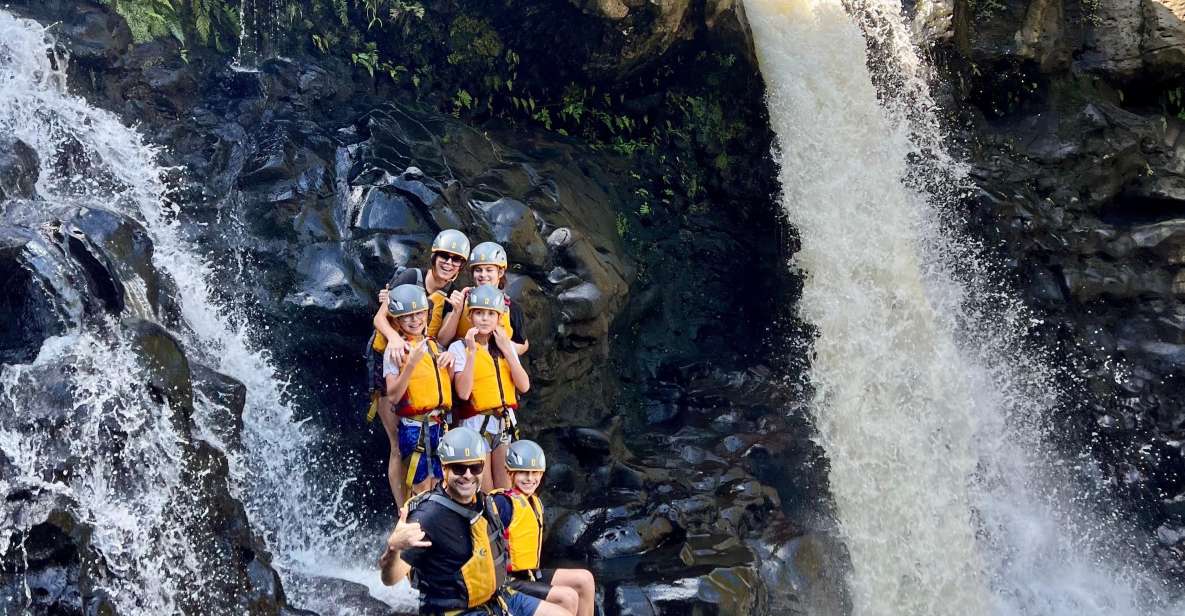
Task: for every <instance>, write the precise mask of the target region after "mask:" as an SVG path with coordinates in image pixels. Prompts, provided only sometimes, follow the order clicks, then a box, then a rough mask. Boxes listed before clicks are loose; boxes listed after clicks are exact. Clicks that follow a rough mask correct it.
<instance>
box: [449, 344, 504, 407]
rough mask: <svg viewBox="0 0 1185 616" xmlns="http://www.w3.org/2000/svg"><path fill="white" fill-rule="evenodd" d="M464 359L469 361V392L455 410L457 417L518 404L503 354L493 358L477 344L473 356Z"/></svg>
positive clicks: (483, 346) (486, 349)
mask: <svg viewBox="0 0 1185 616" xmlns="http://www.w3.org/2000/svg"><path fill="white" fill-rule="evenodd" d="M489 344H493V342H492V341H491V342H490V343H489ZM466 359H467V360H468V361H472V362H473V392H472V393H471V394H469V400H468V401H467V402H466V404H464V405H462V408H461V409H460V410H459V411H458V412H457V419H468V418H470V417H473V416H474V415H489V414H493V413H495V412H497V411H500V410H501V409H504V408H518V398H517V397H516V396H515V390H514V379H512V378H511V377H510V364H509V363H508V362H507V361H506V358H504V357H501V356H499V357H498V358H497V359H495V358H494V356H493V355H491V354H490V351H489V349H488V347H487V346H486V345H481V344H479V345H477V349H476V350H475V351H474V353H473V356H472V357H469V358H466Z"/></svg>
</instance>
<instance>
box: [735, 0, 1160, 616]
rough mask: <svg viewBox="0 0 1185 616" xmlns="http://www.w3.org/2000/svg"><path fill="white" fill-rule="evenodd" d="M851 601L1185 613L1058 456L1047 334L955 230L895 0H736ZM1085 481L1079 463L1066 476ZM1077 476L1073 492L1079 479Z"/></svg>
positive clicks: (878, 610) (947, 170) (934, 124)
mask: <svg viewBox="0 0 1185 616" xmlns="http://www.w3.org/2000/svg"><path fill="white" fill-rule="evenodd" d="M745 9H746V14H747V16H748V20H749V23H750V25H751V28H752V32H753V36H754V41H755V48H756V51H757V56H758V61H759V64H760V68H761V72H762V74H763V76H764V78H765V82H766V85H767V103H768V107H769V115H770V121H771V124H772V128H773V129H774V132H775V134H776V151H775V156H776V157H777V159H778V162H779V166H780V181H781V186H782V191H783V194H782V197H781V198H782V200H783V207H784V210H785V212H786V215H787V217H788V219H789V222H790V223H791V224H792V225H793V226H794V227H795V228H796V229H797V230H798V232H799V235H800V240H801V250H800V251H799V252H798V253H797V255H796V256H795V257H794V265H795V266H796V267H797V268H799V269H800V270H801V271H802V273H803V275H804V277H805V286H804V289H803V294H802V299H801V302H800V305H799V310H800V313H801V316H802V317H803V318H804V320H806V321H808V322H810V323H811V324H812V325H813V326H814V327H815V328H816V331H817V339H816V341H815V347H814V348H815V356H814V358H813V363H812V368H811V372H810V379H811V385H812V387H813V390H814V392H815V397H814V399H813V401H812V408H813V412H814V414H815V420H816V425H817V428H818V431H819V436H818V438H819V441H820V443H821V445H822V446H823V447H824V449H825V450H826V452H827V457H828V459H829V461H830V486H831V491H832V495H833V498H834V501H835V511H836V516H837V518H838V520H837V522H838V525H839V533H840V535H841V538H842V539H843V541H844V544H845V545H846V547H847V550H848V554H849V557H850V561H851V567H852V570H851V572H850V575H849V579H848V584H849V587H850V589H851V593H852V598H853V605H854V608H855V609H854V611H855V613H856V614H860V615H870V614H871V615H881V614H884V615H897V614H910V615H925V614H935V615H938V614H968V615H986V614H1033V615H1035V614H1050V615H1071V614H1073V615H1080V614H1098V615H1104V614H1130V615H1133V616H1134V615H1136V614H1148V613H1166V614H1167V613H1180V607H1172V606H1169V605H1167V600H1166V599H1164V598H1163V596H1162V595H1163V594H1164V593H1163V592H1162V588H1163V583H1162V582H1161V581H1159V580H1158V579H1156V577H1155V576H1153V575H1150V574H1148V573H1146V572H1144V571H1142V570H1141V569H1140V568H1139V567H1138V566H1137V565H1134V564H1130V563H1132V562H1135V561H1134V559H1132V558H1129V557H1130V555H1131V554H1130V553H1129V552H1125V551H1124V544H1125V541H1126V533H1125V531H1124V527H1125V523H1124V521H1123V520H1122V519H1118V518H1117V519H1102V518H1101V517H1100V516H1099V515H1098V514H1097V513H1093V512H1092V511H1091V509H1090V508H1089V507H1087V506H1085V505H1086V503H1087V502H1088V501H1090V500H1091V499H1094V498H1101V496H1100V495H1098V494H1096V493H1094V492H1091V491H1090V488H1089V486H1088V487H1081V484H1082V483H1083V482H1082V480H1081V478H1080V477H1077V476H1076V473H1077V471H1075V470H1074V469H1073V467H1078V468H1081V469H1086V470H1089V466H1090V463H1089V460H1088V459H1086V458H1085V457H1084V459H1079V460H1059V459H1057V456H1056V455H1055V454H1054V452H1053V451H1052V450H1051V448H1050V447H1049V446H1048V442H1049V439H1047V438H1046V437H1047V436H1048V435H1047V434H1046V431H1047V430H1048V425H1047V421H1046V417H1047V416H1048V413H1049V411H1050V410H1051V409H1052V408H1053V407H1054V406H1055V405H1056V404H1057V403H1058V400H1059V394H1058V386H1059V383H1061V382H1065V381H1066V380H1067V378H1068V377H1066V376H1064V375H1058V374H1056V373H1055V372H1054V371H1053V370H1052V369H1051V368H1050V367H1049V366H1050V365H1052V364H1051V363H1050V362H1048V361H1045V360H1044V358H1043V357H1042V356H1041V352H1040V350H1038V349H1032V348H1026V346H1025V344H1024V343H1023V340H1024V335H1025V333H1026V331H1027V330H1028V329H1029V328H1031V327H1037V326H1039V323H1036V322H1034V320H1033V319H1032V317H1030V316H1029V315H1028V313H1026V311H1025V310H1024V308H1023V306H1021V304H1020V303H1019V302H1018V301H1017V300H1016V299H1015V298H1014V297H1012V296H1010V294H1009V293H1008V292H1007V290H1006V289H1004V288H1002V287H1001V286H1000V285H998V284H997V283H996V282H995V280H996V276H995V275H994V273H993V271H992V267H991V266H990V265H989V264H988V263H987V262H986V261H984V260H982V259H980V258H979V256H978V255H979V254H980V251H979V250H978V248H977V247H976V246H975V245H974V244H973V243H971V242H970V241H968V240H966V239H964V238H961V237H960V236H959V235H958V234H957V233H956V232H955V231H953V229H956V228H958V226H959V225H958V222H959V221H958V212H957V208H956V206H957V202H956V201H957V198H958V196H959V193H960V191H962V190H964V189H966V188H967V186H968V180H967V176H966V173H965V172H964V170H963V169H962V168H961V166H960V165H959V164H958V163H957V162H955V161H952V160H951V159H950V157H949V156H948V155H947V153H946V152H945V151H944V148H943V143H944V136H943V135H942V132H941V131H940V130H939V123H938V121H937V116H936V114H935V113H934V110H935V105H934V103H933V101H932V100H931V97H930V95H929V90H928V84H927V70H928V69H927V66H926V64H925V63H924V62H922V61H921V59H920V58H919V56H918V54H917V52H916V50H915V49H914V48H913V45H912V44H911V42H910V38H909V27H908V24H907V23H906V22H905V21H904V20H903V18H902V16H901V14H900V13H901V5H900V3H898V2H894V1H891V0H851V1H850V2H841V0H746V2H745ZM1078 474H1081V473H1078ZM1075 479H1077V484H1078V485H1075Z"/></svg>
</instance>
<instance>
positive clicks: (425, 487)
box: [411, 473, 436, 496]
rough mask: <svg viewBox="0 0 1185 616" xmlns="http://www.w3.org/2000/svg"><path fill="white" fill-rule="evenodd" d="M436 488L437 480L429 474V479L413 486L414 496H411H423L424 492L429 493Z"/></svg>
mask: <svg viewBox="0 0 1185 616" xmlns="http://www.w3.org/2000/svg"><path fill="white" fill-rule="evenodd" d="M435 487H436V478H435V477H433V476H432V474H431V473H429V474H428V478H427V479H425V480H423V481H421V482H419V483H417V484H416V485H414V486H412V489H411V491H412V494H411V495H412V496H415V495H416V494H423V493H424V492H428V491H430V490H432V488H435Z"/></svg>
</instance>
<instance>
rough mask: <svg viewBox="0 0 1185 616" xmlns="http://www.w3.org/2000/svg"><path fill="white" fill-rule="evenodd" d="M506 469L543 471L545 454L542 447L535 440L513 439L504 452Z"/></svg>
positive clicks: (545, 468) (545, 459)
mask: <svg viewBox="0 0 1185 616" xmlns="http://www.w3.org/2000/svg"><path fill="white" fill-rule="evenodd" d="M506 470H508V471H545V470H547V456H545V455H543V448H542V447H540V446H539V444H538V443H536V442H535V441H515V442H513V443H511V444H510V449H509V450H508V451H507V452H506Z"/></svg>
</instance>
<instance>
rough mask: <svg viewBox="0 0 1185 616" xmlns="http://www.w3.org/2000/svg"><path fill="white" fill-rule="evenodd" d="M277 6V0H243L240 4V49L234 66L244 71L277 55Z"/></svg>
mask: <svg viewBox="0 0 1185 616" xmlns="http://www.w3.org/2000/svg"><path fill="white" fill-rule="evenodd" d="M277 17H278V16H277V6H276V3H275V0H242V2H241V3H240V4H239V51H238V53H237V54H235V60H234V67H235V68H237V69H240V70H244V71H253V70H255V69H257V68H259V65H260V63H262V62H263V61H264V60H267V59H268V58H271V57H273V56H275V50H274V49H273V47H274V41H275V40H276V35H277V32H276V27H277V26H276V24H277Z"/></svg>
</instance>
